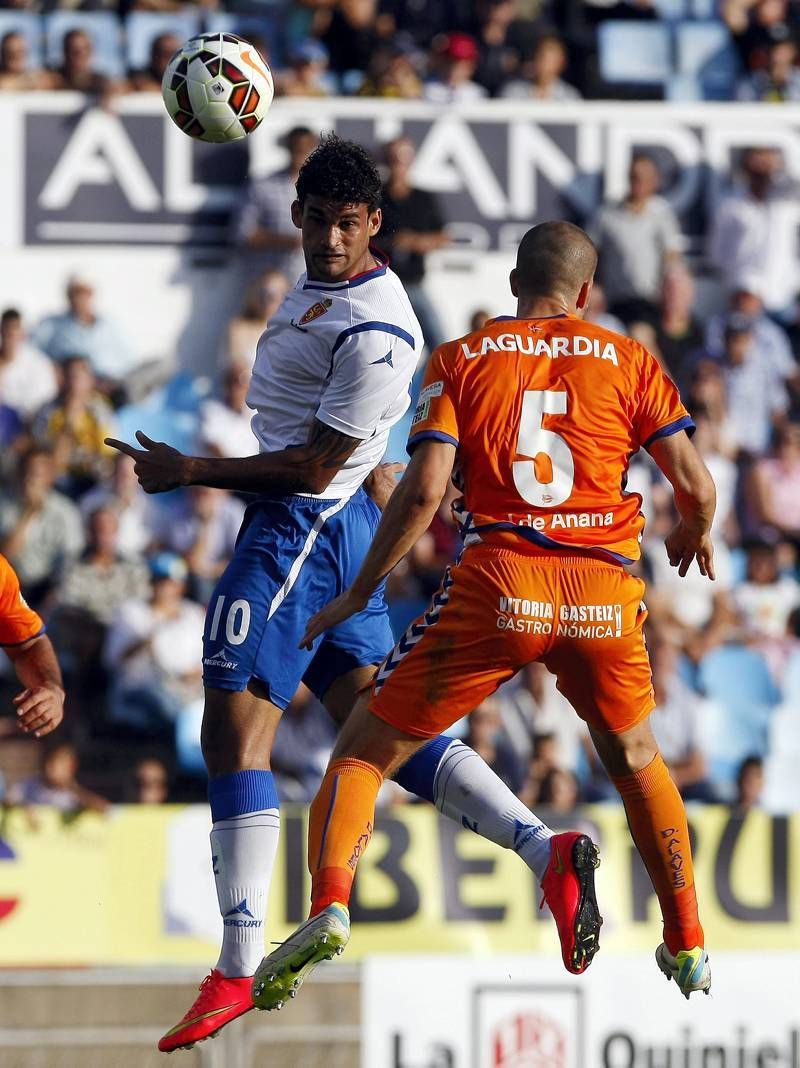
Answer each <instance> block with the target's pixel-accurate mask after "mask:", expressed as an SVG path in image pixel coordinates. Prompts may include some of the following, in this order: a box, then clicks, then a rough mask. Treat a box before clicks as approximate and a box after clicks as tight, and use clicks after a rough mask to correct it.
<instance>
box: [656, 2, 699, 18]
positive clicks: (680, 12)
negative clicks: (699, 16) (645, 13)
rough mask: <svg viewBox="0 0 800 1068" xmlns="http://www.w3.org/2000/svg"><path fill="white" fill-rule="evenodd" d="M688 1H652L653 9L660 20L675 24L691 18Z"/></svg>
mask: <svg viewBox="0 0 800 1068" xmlns="http://www.w3.org/2000/svg"><path fill="white" fill-rule="evenodd" d="M689 4H690V0H654V3H653V7H654V8H655V11H656V14H657V15H658V17H659V18H660V19H666V20H667V21H669V22H675V21H677V20H678V19H687V18H690V17H691V14H692V13H691V11H690V9H689Z"/></svg>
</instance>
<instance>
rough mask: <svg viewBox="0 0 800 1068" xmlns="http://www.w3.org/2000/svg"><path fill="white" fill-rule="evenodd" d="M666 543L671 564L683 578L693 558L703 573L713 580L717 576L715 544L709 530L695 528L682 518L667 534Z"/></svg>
mask: <svg viewBox="0 0 800 1068" xmlns="http://www.w3.org/2000/svg"><path fill="white" fill-rule="evenodd" d="M664 545H665V546H666V549H667V556H668V557H669V562H670V564H672V566H673V567H677V569H678V574H679V575H680V577H681V578H684V577H685V575H686V572H687V571H688V570H689V567H690V565H691V563H692V560H696V561H697V566H698V567H699V568H700V574H701V575H705V576H706V578H710V579H711V581H712V582H713V581H714V579H715V578H716V577H717V576H716V572H715V571H714V544H713V542H712V541H711V535H710V534H708V533H707V532H706V533H700V532H699V531H697V530H693V529H692V528H691V527H690V526H689V525H688V524H687V523H686V522H685V521H684V520H683V519H681V520H680V521H679V522H678V523H677V524H676V525H675V527H673V529H672V530H671V531H670V533H669V534H668V535H667V537H666V539H665V540H664Z"/></svg>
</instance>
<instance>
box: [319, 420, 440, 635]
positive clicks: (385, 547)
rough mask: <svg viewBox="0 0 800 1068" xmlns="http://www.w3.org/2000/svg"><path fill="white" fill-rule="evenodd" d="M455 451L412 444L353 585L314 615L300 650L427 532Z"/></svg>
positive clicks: (348, 611) (356, 606)
mask: <svg viewBox="0 0 800 1068" xmlns="http://www.w3.org/2000/svg"><path fill="white" fill-rule="evenodd" d="M455 452H456V450H455V446H453V445H451V444H449V443H448V442H443V441H423V442H421V443H420V444H419V445H418V446H417V447H416V449H415V450H414V455H413V456H412V457H411V462H410V463H409V465H408V467H407V468H406V473H405V474H404V475H403V477H402V479H401V480H400V484H399V485H398V487H397V489H396V490H395V491H394V493H393V494H392V496H391V497H390V498H389V501H388V503H387V505H386V508H385V510H384V513H383V515H382V516H381V521H380V525H379V526H378V529H377V530H376V531H375V537H374V539H373V542H372V545H371V546H370V550H369V552H368V553H367V555H366V557H365V559H364V563H363V564H362V565H361V570H360V571H359V573H358V575H357V576H356V578H355V580H354V581H353V584H352V586H350V588H349V589H348V590H345V592H344V593H343V594H341V596H339V597H337V598H336V599H335V600H333V601H331V602H330V603H329V604H327V605H326V606H325V607H324V608H323V609H322V610H321V611H320V612H317V614H316V615H315V616H312V618H311V619H310V620H309V621H308V626H307V627H306V632H305V634H304V635H303V639H302V641H301V642H300V648H301V649H302V648H309V649H310V648H311V645H312V643H313V642H314V639H315V638H317V637H318V636H319V635H320V634H322V632H323V631H325V630H328V629H329V628H330V627H333V626H335V625H336V624H337V623H341V621H342V620H343V619H348V618H349V617H350V616H352V615H355V613H356V612H360V611H361V610H362V608H364V606H365V605H366V603H367V601H369V599H370V597H371V595H372V591H373V590H374V589H375V587H376V586H377V585H378V583H379V582H380V581H381V579H383V578H385V577H386V576H387V575H388V574H389V572H390V571H391V570H392V568H393V567H394V566H395V565H396V564H397V563H399V562H400V560H402V559H403V557H404V556H405V555H406V553H407V552H408V551H409V549H411V548H412V546H413V545H414V544H415V543H416V542H417V541H418V540H419V538H420V536H421V535H422V534H424V533H425V531H426V530H427V529H428V527H429V526H430V523H431V520H432V519H433V517H434V515H435V514H436V509H437V508H438V507H439V505H440V504H441V503H442V498H443V497H444V495H445V491H446V490H447V484H448V481H449V479H450V473H451V472H452V470H453V460H454V458H455Z"/></svg>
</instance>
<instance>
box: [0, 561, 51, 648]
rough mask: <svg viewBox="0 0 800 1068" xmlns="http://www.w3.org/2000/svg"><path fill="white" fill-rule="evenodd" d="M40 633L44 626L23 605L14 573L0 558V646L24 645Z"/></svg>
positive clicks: (31, 610) (26, 606) (32, 612)
mask: <svg viewBox="0 0 800 1068" xmlns="http://www.w3.org/2000/svg"><path fill="white" fill-rule="evenodd" d="M42 633H44V624H43V623H42V620H41V619H40V617H39V616H38V615H37V614H36V612H34V611H33V609H31V608H29V607H28V605H27V604H26V603H25V598H24V597H23V596H22V594H21V592H20V588H19V579H18V578H17V576H16V572H15V571H14V569H13V567H12V566H11V564H9V562H8V560H6V558H5V557H4V556H0V645H24V644H25V642H28V641H30V640H31V638H35V637H37V635H39V634H42Z"/></svg>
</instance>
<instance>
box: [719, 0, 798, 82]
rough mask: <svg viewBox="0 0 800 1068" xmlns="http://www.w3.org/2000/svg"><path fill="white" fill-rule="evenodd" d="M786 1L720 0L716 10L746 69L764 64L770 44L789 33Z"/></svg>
mask: <svg viewBox="0 0 800 1068" xmlns="http://www.w3.org/2000/svg"><path fill="white" fill-rule="evenodd" d="M789 3H790V0H723V2H722V3H721V4H720V14H721V15H722V17H723V19H724V20H725V22H726V23H727V25H728V28H729V29H730V31H731V34H732V35H733V39H734V42H735V43H736V46H737V48H738V50H739V54H740V56H741V59H742V64H743V66H744V67H745V68H746V69H748V70H762V69H763V68H765V67H766V66H767V64H768V62H769V51H770V47H771V46H772V44H773V43H774V42H775V41H782V40H786V38H787V37H788V36H789V33H790V23H791V21H792V15H791V14H790V9H789Z"/></svg>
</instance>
